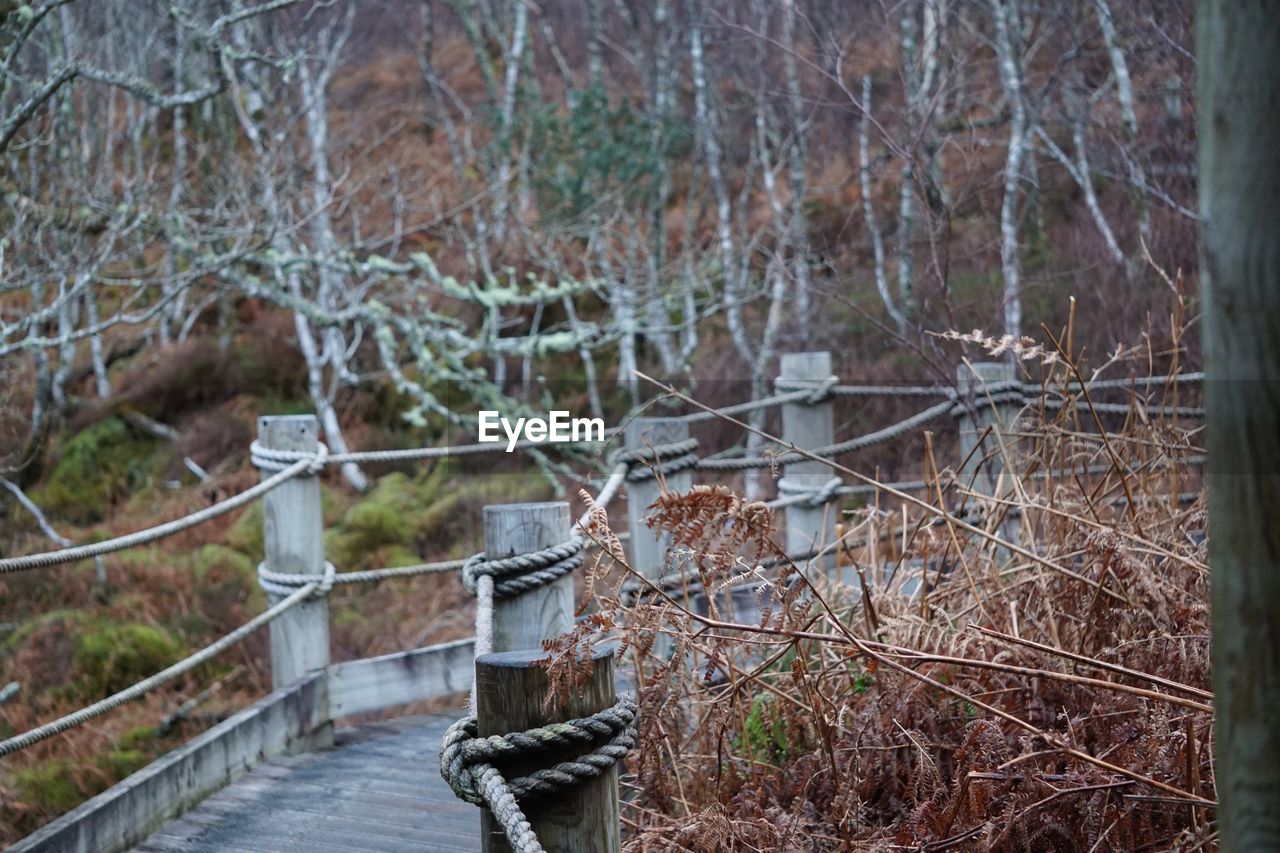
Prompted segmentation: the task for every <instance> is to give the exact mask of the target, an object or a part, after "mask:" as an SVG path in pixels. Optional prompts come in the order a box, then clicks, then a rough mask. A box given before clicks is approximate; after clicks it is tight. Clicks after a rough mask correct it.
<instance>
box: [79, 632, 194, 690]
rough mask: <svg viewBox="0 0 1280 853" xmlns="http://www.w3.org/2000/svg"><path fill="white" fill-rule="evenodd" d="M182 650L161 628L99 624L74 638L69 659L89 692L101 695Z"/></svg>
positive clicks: (160, 665) (138, 677)
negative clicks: (74, 641) (72, 651)
mask: <svg viewBox="0 0 1280 853" xmlns="http://www.w3.org/2000/svg"><path fill="white" fill-rule="evenodd" d="M182 654H183V649H182V644H181V643H179V642H178V640H177V639H176V638H175V637H174V636H173V635H172V634H170V633H169V632H168V631H166V630H164V629H163V628H157V627H155V626H153V625H143V624H139V623H131V624H125V625H113V624H99V625H96V626H94V627H92V628H90V629H88V630H86V631H84V632H83V633H81V634H80V636H79V637H77V638H76V650H75V653H74V655H73V656H72V661H71V662H72V667H73V668H74V669H75V670H76V671H77V674H78V675H79V678H80V680H81V683H83V684H85V685H86V687H87V689H88V690H89V691H90V692H91V693H92V694H93V695H105V694H108V693H114V692H116V691H117V690H122V689H124V688H125V687H128V686H129V685H131V684H133V683H134V682H136V681H140V680H142V679H143V678H146V677H147V676H149V675H152V674H154V673H156V672H159V671H160V670H162V669H164V668H165V667H167V666H169V665H170V664H172V663H174V662H175V661H177V660H178V659H179V658H181V657H182Z"/></svg>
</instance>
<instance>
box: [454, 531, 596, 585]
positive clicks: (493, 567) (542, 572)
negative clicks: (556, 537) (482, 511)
mask: <svg viewBox="0 0 1280 853" xmlns="http://www.w3.org/2000/svg"><path fill="white" fill-rule="evenodd" d="M583 544H584V542H583V538H582V536H581V535H580V534H578V533H575V534H573V535H572V536H571V537H569V540H568V541H567V542H562V543H560V544H559V545H552V546H551V547H549V548H543V549H542V550H541V551H530V552H529V553H527V554H513V555H512V556H510V557H503V558H502V559H499V560H490V559H489V558H488V557H487V556H485V555H484V554H483V553H481V554H474V555H472V556H471V557H468V558H467V560H466V562H464V563H463V564H462V585H463V586H464V587H466V588H467V591H468V592H470V593H471V594H472V595H475V594H476V592H477V591H478V590H479V587H480V579H481V578H482V577H487V578H490V579H491V580H492V581H493V597H494V598H495V599H496V598H510V597H511V596H515V595H521V594H523V593H526V592H528V591H529V590H531V589H536V588H537V587H540V586H543V585H545V584H549V583H551V582H552V581H554V580H557V579H558V578H562V577H564V576H565V575H567V574H569V573H570V572H572V571H573V570H575V569H577V568H578V567H579V566H581V565H582V549H583Z"/></svg>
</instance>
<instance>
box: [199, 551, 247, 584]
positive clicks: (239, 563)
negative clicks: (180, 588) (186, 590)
mask: <svg viewBox="0 0 1280 853" xmlns="http://www.w3.org/2000/svg"><path fill="white" fill-rule="evenodd" d="M191 562H192V569H193V570H194V572H195V579H196V581H197V582H201V583H203V582H204V581H205V580H206V579H208V578H210V577H213V576H215V575H219V574H233V575H239V576H241V577H243V578H245V579H246V580H253V579H254V578H256V577H257V572H258V570H257V566H256V565H255V564H254V562H253V560H252V559H251V558H250V557H249V556H248V555H246V554H244V553H242V552H240V551H238V550H236V549H233V548H228V547H227V546H226V545H219V544H217V543H210V544H208V545H202V546H201V547H200V549H199V550H198V551H196V552H195V554H194V555H193V556H192V558H191Z"/></svg>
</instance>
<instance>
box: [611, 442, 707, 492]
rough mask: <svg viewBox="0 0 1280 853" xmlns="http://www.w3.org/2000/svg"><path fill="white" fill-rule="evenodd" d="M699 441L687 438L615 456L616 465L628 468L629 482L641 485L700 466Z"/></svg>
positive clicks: (613, 461)
mask: <svg viewBox="0 0 1280 853" xmlns="http://www.w3.org/2000/svg"><path fill="white" fill-rule="evenodd" d="M697 450H698V440H697V439H696V438H685V439H681V440H680V441H672V442H669V443H667V444H654V445H651V446H648V447H637V448H634V449H632V450H620V451H618V452H617V453H615V454H613V456H612V457H611V461H612V463H613V464H614V465H626V466H627V469H628V470H627V481H628V482H631V483H639V482H643V481H645V480H652V479H654V478H655V477H657V476H659V475H661V476H664V477H665V476H667V475H669V474H674V473H676V472H677V471H685V470H688V469H690V468H692V467H694V466H695V465H697V464H698V454H697Z"/></svg>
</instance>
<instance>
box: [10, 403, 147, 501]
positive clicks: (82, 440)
mask: <svg viewBox="0 0 1280 853" xmlns="http://www.w3.org/2000/svg"><path fill="white" fill-rule="evenodd" d="M159 448H160V444H159V442H157V441H156V440H154V439H152V438H149V437H144V436H139V435H136V434H135V433H133V432H132V431H131V430H130V429H129V428H128V427H127V426H126V425H125V423H124V421H122V420H120V419H119V418H114V417H112V418H107V419H106V420H104V421H99V422H98V423H96V424H94V425H92V426H89V427H87V428H85V429H83V430H81V431H80V432H78V433H76V434H75V435H74V436H73V437H72V438H71V439H70V440H69V441H67V442H66V443H65V444H63V446H62V447H61V449H60V450H59V452H58V456H57V462H56V463H55V464H54V467H53V472H52V473H51V474H50V475H49V478H48V480H46V482H45V483H44V485H42V486H40V487H39V488H37V489H34V490H33V491H32V494H31V497H32V500H34V501H35V502H36V503H37V504H39V505H40V506H41V507H43V508H44V509H45V510H46V511H47V512H49V513H51V514H53V515H54V516H55V517H61V518H65V519H67V520H68V521H71V522H72V523H75V524H92V523H94V522H97V521H101V520H102V519H103V518H104V517H105V515H106V512H107V510H109V509H110V508H111V506H113V505H114V504H115V503H117V502H118V501H119V500H120V499H121V498H123V497H125V496H126V495H128V494H129V493H131V492H133V491H136V490H138V489H140V488H142V487H143V486H144V485H145V484H146V483H147V481H148V479H149V478H150V476H151V474H152V472H153V470H154V468H155V462H156V458H157V450H158V449H159Z"/></svg>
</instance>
